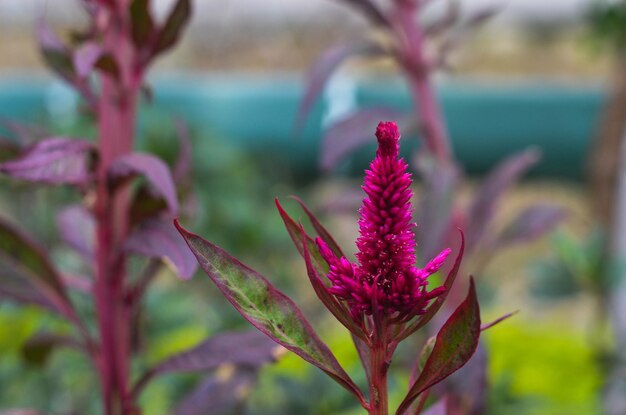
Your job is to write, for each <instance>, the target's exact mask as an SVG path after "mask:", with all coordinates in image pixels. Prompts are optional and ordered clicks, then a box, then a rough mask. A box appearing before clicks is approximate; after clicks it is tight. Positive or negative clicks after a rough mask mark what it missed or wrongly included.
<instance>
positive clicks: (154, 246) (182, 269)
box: [126, 218, 198, 279]
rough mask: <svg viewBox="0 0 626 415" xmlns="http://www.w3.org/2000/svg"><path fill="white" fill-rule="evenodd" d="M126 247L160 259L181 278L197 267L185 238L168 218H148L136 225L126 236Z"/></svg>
mask: <svg viewBox="0 0 626 415" xmlns="http://www.w3.org/2000/svg"><path fill="white" fill-rule="evenodd" d="M126 249H127V250H128V251H130V252H133V253H136V254H140V255H145V256H147V257H153V258H160V259H162V260H163V261H164V262H165V263H167V264H168V265H169V266H170V267H171V268H173V270H174V271H175V272H176V273H177V274H178V275H179V276H180V277H181V278H183V279H189V278H191V277H192V276H193V274H194V273H195V272H196V269H197V267H198V263H197V261H196V259H195V257H194V256H193V254H192V253H191V252H190V251H189V248H187V244H186V243H185V240H184V239H183V238H182V237H181V236H180V234H179V233H178V232H177V231H176V228H175V227H174V225H172V222H170V220H169V219H156V218H155V219H148V220H146V221H144V222H143V223H141V224H140V225H138V226H137V227H136V228H135V229H134V230H133V232H132V233H131V235H130V236H129V237H128V240H127V241H126Z"/></svg>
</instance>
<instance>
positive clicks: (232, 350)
mask: <svg viewBox="0 0 626 415" xmlns="http://www.w3.org/2000/svg"><path fill="white" fill-rule="evenodd" d="M284 350H285V349H283V348H282V347H281V346H278V345H277V344H276V343H275V342H273V341H271V340H270V339H268V338H267V336H265V335H264V334H263V333H260V332H258V331H257V330H254V331H246V332H230V333H222V334H217V335H215V336H212V337H210V338H209V339H207V340H205V341H204V342H202V343H200V344H199V345H198V346H196V347H194V348H192V349H190V350H187V351H185V352H182V353H179V354H176V355H174V356H172V357H170V358H168V359H166V360H164V361H163V362H161V363H159V364H158V365H157V366H155V367H153V368H152V369H150V370H148V371H147V372H146V374H144V375H143V376H142V377H141V379H140V380H139V382H138V383H137V385H136V386H135V387H134V393H135V394H138V393H139V391H140V390H141V389H142V388H143V386H144V385H145V384H146V383H147V382H148V381H149V380H151V379H152V378H154V377H155V376H159V375H164V374H168V373H183V372H185V373H188V372H208V371H211V370H215V369H219V368H220V367H223V366H226V365H230V366H235V367H238V368H247V369H259V368H261V367H262V366H263V365H265V364H267V363H272V362H274V361H276V360H277V359H278V358H279V357H280V356H281V355H282V354H283V351H284Z"/></svg>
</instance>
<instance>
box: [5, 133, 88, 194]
mask: <svg viewBox="0 0 626 415" xmlns="http://www.w3.org/2000/svg"><path fill="white" fill-rule="evenodd" d="M94 151H95V150H94V148H93V146H92V144H91V143H90V142H88V141H84V140H76V139H71V138H66V137H52V138H47V139H45V140H42V141H39V142H37V143H35V144H34V145H32V146H31V147H29V148H28V149H27V150H26V151H25V152H24V154H22V155H21V156H20V157H19V158H17V159H14V160H9V161H6V162H4V163H0V172H2V173H5V174H7V175H9V176H11V177H15V178H18V179H23V180H28V181H31V182H37V183H47V184H72V185H85V184H87V183H88V182H89V181H90V180H92V178H93V167H94Z"/></svg>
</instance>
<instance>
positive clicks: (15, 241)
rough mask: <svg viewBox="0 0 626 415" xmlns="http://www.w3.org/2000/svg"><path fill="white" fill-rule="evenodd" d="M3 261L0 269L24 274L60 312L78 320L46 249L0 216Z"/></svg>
mask: <svg viewBox="0 0 626 415" xmlns="http://www.w3.org/2000/svg"><path fill="white" fill-rule="evenodd" d="M0 261H1V262H2V263H3V264H6V265H5V266H3V267H2V268H4V270H3V271H0V272H2V273H6V272H12V273H13V275H15V276H19V277H21V278H23V279H24V280H25V281H27V282H28V283H29V284H31V285H32V287H34V288H36V289H37V291H38V292H39V293H41V295H42V296H43V298H44V299H45V302H48V303H49V304H51V305H52V306H53V307H54V308H55V309H57V310H58V311H59V313H61V314H62V315H63V316H65V317H67V318H68V319H69V320H71V321H74V322H77V321H78V319H77V317H76V314H75V312H74V308H73V307H72V304H71V303H70V300H69V298H68V296H67V293H66V291H65V287H64V285H63V283H62V282H61V277H60V275H59V274H58V272H57V271H56V270H55V269H54V267H53V266H52V263H51V262H50V259H49V258H48V257H47V256H46V255H45V250H44V249H43V248H41V247H40V246H38V245H37V244H36V243H35V242H34V241H33V240H32V239H31V238H29V237H27V236H26V235H24V234H23V233H22V232H20V231H18V230H17V229H16V228H14V227H13V225H11V224H9V223H8V222H7V221H6V220H4V219H0ZM8 268H10V270H9V269H8Z"/></svg>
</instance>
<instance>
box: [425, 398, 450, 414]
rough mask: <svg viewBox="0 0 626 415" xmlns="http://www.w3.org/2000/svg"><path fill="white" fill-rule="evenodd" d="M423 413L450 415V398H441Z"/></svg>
mask: <svg viewBox="0 0 626 415" xmlns="http://www.w3.org/2000/svg"><path fill="white" fill-rule="evenodd" d="M422 415H448V399H447V398H446V397H443V398H441V399H440V400H438V401H437V402H436V403H434V404H432V405H431V406H430V407H428V409H426V411H425V412H423V414H422Z"/></svg>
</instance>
